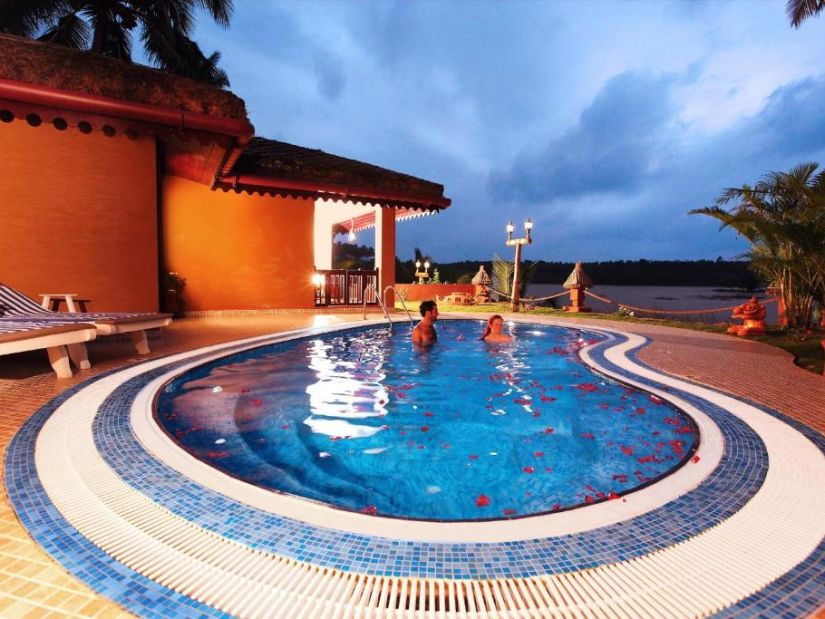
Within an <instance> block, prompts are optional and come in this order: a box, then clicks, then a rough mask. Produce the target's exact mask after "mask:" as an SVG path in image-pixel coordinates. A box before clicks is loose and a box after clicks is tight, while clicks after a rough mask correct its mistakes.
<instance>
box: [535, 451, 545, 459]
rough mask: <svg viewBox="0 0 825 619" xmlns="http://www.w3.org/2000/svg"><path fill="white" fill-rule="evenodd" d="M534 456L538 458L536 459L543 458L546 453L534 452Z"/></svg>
mask: <svg viewBox="0 0 825 619" xmlns="http://www.w3.org/2000/svg"><path fill="white" fill-rule="evenodd" d="M533 455H534V456H536V458H541V457H542V456H543V455H544V452H543V451H534V452H533Z"/></svg>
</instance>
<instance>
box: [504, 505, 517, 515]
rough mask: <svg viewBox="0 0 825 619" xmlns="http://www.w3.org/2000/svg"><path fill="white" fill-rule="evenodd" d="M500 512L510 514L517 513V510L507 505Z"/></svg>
mask: <svg viewBox="0 0 825 619" xmlns="http://www.w3.org/2000/svg"><path fill="white" fill-rule="evenodd" d="M502 513H503V514H504V515H505V516H512V515H513V514H517V513H518V512H517V511H516V510H514V509H511V508H509V507H508V508H507V509H505V510H503V511H502Z"/></svg>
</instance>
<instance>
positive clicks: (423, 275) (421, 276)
mask: <svg viewBox="0 0 825 619" xmlns="http://www.w3.org/2000/svg"><path fill="white" fill-rule="evenodd" d="M429 270H430V261H429V260H427V261H426V262H425V263H424V270H423V271H422V270H421V261H420V260H416V261H415V276H416V277H417V278H418V283H419V284H423V283H424V280H425V279H427V278H428V277H429V276H430V274H429V273H428V271H429Z"/></svg>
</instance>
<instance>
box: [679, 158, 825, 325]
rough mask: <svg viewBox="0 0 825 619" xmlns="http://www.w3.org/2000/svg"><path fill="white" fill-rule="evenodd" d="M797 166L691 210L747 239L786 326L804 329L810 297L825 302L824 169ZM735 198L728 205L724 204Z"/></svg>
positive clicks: (757, 267)
mask: <svg viewBox="0 0 825 619" xmlns="http://www.w3.org/2000/svg"><path fill="white" fill-rule="evenodd" d="M817 168H818V164H816V163H804V164H800V165H798V166H796V167H794V168H793V169H791V170H790V172H770V173H769V174H767V175H766V176H765V177H763V179H762V180H760V181H759V182H757V183H756V185H754V186H753V187H751V186H749V185H744V186H743V187H741V188H732V189H727V190H725V191H724V192H723V193H722V195H721V196H720V197H719V198H717V199H716V203H715V205H714V206H711V207H707V208H701V209H694V210H692V211H690V213H691V214H702V215H709V216H711V217H714V218H716V219H718V220H719V221H721V222H722V227H726V226H730V227H731V228H733V229H734V230H736V231H737V232H738V233H740V234H741V235H742V236H744V237H745V238H747V239H748V240H749V241H750V242H751V250H750V251H749V252H748V253H747V254H746V255H747V256H748V257H749V258H750V259H751V267H752V268H753V269H755V270H756V271H757V272H759V273H761V274H762V275H763V276H764V277H765V279H766V280H767V281H768V282H771V283H772V285H774V286H775V287H777V288H778V290H779V294H780V297H781V299H782V300H783V302H784V304H785V307H786V316H787V319H788V324H789V325H790V326H791V327H796V328H804V327H806V326H807V325H808V323H809V321H810V318H811V311H812V309H813V302H814V300H816V301H818V302H819V303H820V305H822V304H825V171H823V172H820V173H818V174H817V172H816V170H817ZM731 201H736V204H735V205H734V206H733V208H732V209H730V210H729V211H728V210H725V209H723V208H722V207H723V206H725V205H727V204H728V203H729V202H731Z"/></svg>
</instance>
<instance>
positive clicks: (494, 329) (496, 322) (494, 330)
mask: <svg viewBox="0 0 825 619" xmlns="http://www.w3.org/2000/svg"><path fill="white" fill-rule="evenodd" d="M503 325H504V319H503V318H502V317H501V316H499V315H498V314H494V315H492V316H490V320H488V321H487V328H486V329H484V335H482V336H481V339H482V340H484V341H485V342H512V341H513V338H512V337H510V336H509V335H507V334H506V333H502V332H501V328H502V326H503Z"/></svg>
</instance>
